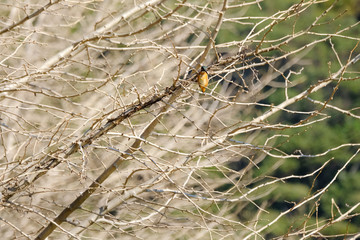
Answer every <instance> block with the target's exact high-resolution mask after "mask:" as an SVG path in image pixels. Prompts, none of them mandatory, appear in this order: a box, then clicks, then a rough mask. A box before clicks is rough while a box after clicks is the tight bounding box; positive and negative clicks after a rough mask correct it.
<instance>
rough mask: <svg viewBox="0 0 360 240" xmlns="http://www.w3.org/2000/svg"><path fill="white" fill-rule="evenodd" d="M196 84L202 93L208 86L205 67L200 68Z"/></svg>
mask: <svg viewBox="0 0 360 240" xmlns="http://www.w3.org/2000/svg"><path fill="white" fill-rule="evenodd" d="M198 83H199V87H200V88H201V91H202V92H205V90H206V87H207V85H208V84H209V78H208V73H207V71H206V67H204V66H202V67H201V70H200V72H199V75H198Z"/></svg>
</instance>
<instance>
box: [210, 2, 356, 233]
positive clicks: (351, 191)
mask: <svg viewBox="0 0 360 240" xmlns="http://www.w3.org/2000/svg"><path fill="white" fill-rule="evenodd" d="M298 2H299V1H297V0H287V1H283V0H273V1H264V2H261V4H260V5H261V7H262V10H259V8H258V6H256V5H252V6H250V7H248V11H247V12H246V14H247V16H258V17H262V16H269V15H272V14H274V13H276V12H279V11H282V10H286V9H288V8H289V7H290V6H291V5H293V4H296V3H298ZM332 3H333V1H328V2H324V3H321V4H317V5H313V6H311V7H309V8H308V9H306V10H305V13H301V14H299V16H298V17H295V18H292V19H289V20H288V21H283V22H281V23H279V24H277V25H275V26H274V28H273V29H272V31H271V32H269V33H268V34H267V36H266V40H275V44H276V40H277V39H280V38H283V37H290V36H291V34H292V32H293V29H294V31H295V32H296V31H301V30H306V29H308V28H309V27H310V25H311V24H312V23H313V22H314V20H315V19H316V18H317V17H318V16H319V15H321V14H323V13H324V11H325V10H327V9H328V8H329V7H330V6H331V4H332ZM358 5H359V6H360V1H356V0H355V1H352V0H342V1H337V2H336V3H335V5H333V6H332V9H331V10H330V11H329V12H328V13H327V14H326V15H325V16H324V17H323V18H321V19H320V20H319V21H318V25H317V26H315V27H313V28H311V30H310V32H309V33H308V34H306V35H305V36H303V37H300V38H297V39H296V40H295V41H291V42H290V43H289V44H288V45H286V46H284V47H282V50H286V51H291V50H294V49H298V48H299V47H301V46H304V45H306V44H311V43H312V42H314V41H316V40H319V39H320V38H323V37H324V36H321V34H323V33H336V32H337V31H339V30H340V29H343V28H344V26H351V25H353V24H355V23H356V22H357V21H358V18H359V16H360V10H359V9H360V7H358ZM239 21H241V22H242V23H243V24H239V25H238V26H239V28H236V27H235V26H234V24H227V23H225V24H224V27H223V29H222V30H221V31H220V34H219V38H218V39H217V42H218V43H222V42H226V41H234V40H236V41H239V40H241V39H244V38H245V37H246V36H247V34H248V33H249V31H250V30H251V29H252V28H253V27H254V24H248V25H246V24H244V23H246V22H249V23H250V20H246V19H242V20H239ZM253 21H254V20H251V22H253ZM260 21H261V19H259V20H258V22H260ZM266 24H269V22H266V23H261V24H259V25H258V26H257V27H256V28H257V29H261V28H262V27H264V26H265V25H266ZM265 32H266V31H264V32H263V35H264V34H265ZM340 34H341V35H343V36H349V37H358V36H359V35H360V28H359V27H358V26H357V27H355V28H350V29H349V30H347V31H343V32H341V33H340ZM263 35H262V36H263ZM262 36H261V37H262ZM261 37H259V39H261ZM272 44H274V43H264V44H263V45H262V47H263V48H264V47H269V46H271V45H272ZM356 44H357V42H356V40H353V39H346V38H343V37H337V36H333V37H331V38H330V39H329V40H327V41H325V42H321V43H319V44H316V46H314V47H312V48H311V51H309V52H308V53H307V54H306V56H305V57H304V59H305V60H306V61H307V64H305V66H304V69H303V70H302V72H301V74H300V75H292V77H291V81H293V82H296V81H297V80H299V79H300V78H302V80H301V81H302V83H300V84H298V85H297V86H295V87H292V88H290V89H289V91H288V94H289V97H291V96H294V95H296V94H298V93H300V92H302V91H304V90H306V88H307V87H308V86H310V85H312V84H315V83H316V82H318V81H320V80H324V79H327V78H329V75H330V74H331V73H334V72H336V71H337V70H338V69H339V68H340V67H341V65H344V64H346V61H348V59H349V54H350V52H351V51H352V50H353V49H354V48H355V46H356ZM249 47H250V48H255V47H256V44H255V43H254V44H253V46H249ZM358 53H359V47H357V48H356V49H355V51H354V53H353V55H352V56H355V54H358ZM276 54H277V53H276V52H273V51H272V52H270V53H268V56H272V57H274V56H276ZM339 59H340V63H339ZM285 63H286V61H284V62H283V64H285ZM357 66H359V65H357ZM277 67H278V68H279V66H277ZM355 67H356V66H352V67H351V68H349V69H348V71H354V73H349V74H347V75H346V76H344V77H358V76H357V75H356V74H357V73H356V72H358V71H359V69H356V68H355ZM299 69H300V66H299V67H298V68H297V66H294V67H293V68H292V70H293V71H299ZM258 71H259V72H261V71H262V69H258ZM264 71H267V69H264ZM278 81H279V82H284V79H283V78H282V77H279V79H278ZM335 86H336V82H333V83H331V84H330V85H329V86H328V87H326V88H324V89H321V90H320V91H318V92H316V93H314V94H311V95H310V96H309V97H310V98H311V99H314V100H318V101H321V102H325V101H326V100H328V99H329V98H330V96H331V93H332V91H333V88H334V87H335ZM359 92H360V84H359V81H358V80H355V81H343V82H341V83H340V85H339V89H338V91H337V92H336V93H335V95H334V99H333V100H331V101H330V102H329V104H330V105H333V106H336V107H339V108H341V109H344V110H351V112H352V113H354V114H359V113H360V109H357V108H358V107H359V104H360V95H359ZM284 100H285V92H284V89H277V90H276V92H275V93H274V94H272V95H271V96H270V97H268V98H267V99H265V100H264V101H263V102H264V103H268V104H274V105H276V104H279V103H281V102H283V101H284ZM289 109H292V110H296V111H308V112H309V111H318V110H321V109H322V105H320V104H315V103H313V102H312V101H311V100H309V101H307V100H306V99H303V100H301V101H300V102H297V103H295V104H292V105H291V106H289ZM321 113H322V114H326V116H329V118H327V119H326V120H324V121H319V122H318V123H314V124H312V125H309V126H304V127H300V128H288V129H284V130H271V131H269V135H268V136H265V135H264V136H263V137H264V138H263V141H265V140H266V137H270V136H273V135H275V134H279V135H282V136H283V137H278V138H276V140H275V142H273V143H274V145H273V146H274V147H276V148H278V149H279V150H281V151H283V152H286V153H288V154H292V153H297V154H299V152H297V151H299V150H301V153H302V154H304V155H316V154H320V153H324V152H326V151H328V150H329V149H332V148H334V147H336V146H339V145H342V144H346V143H359V140H360V120H359V119H357V118H354V117H351V116H348V115H346V114H344V113H340V112H339V111H337V110H334V109H331V108H325V109H323V110H322V112H321ZM307 117H309V114H303V115H299V114H292V113H287V112H282V113H280V114H276V115H275V116H273V117H272V118H271V119H270V120H269V121H271V122H272V123H282V124H287V125H293V124H296V123H298V122H299V121H301V120H304V119H306V118H307ZM322 117H324V116H323V115H318V116H315V117H313V118H311V119H310V120H309V121H314V120H316V119H320V118H322ZM285 136H286V137H285ZM259 144H260V143H259ZM357 149H358V147H351V146H347V147H342V148H339V149H337V150H334V151H330V152H329V153H327V154H326V155H325V156H321V157H310V156H309V157H302V158H288V159H285V160H283V159H277V158H271V157H267V158H265V159H264V161H263V162H262V163H261V166H260V169H258V170H256V171H254V172H253V176H254V177H259V176H263V175H267V176H269V175H271V176H273V177H284V176H290V175H305V174H308V173H311V172H312V171H314V170H315V169H318V168H320V167H321V166H322V165H323V164H324V162H326V161H327V160H330V159H332V160H331V161H330V162H329V163H328V165H327V166H326V167H325V168H324V169H323V171H322V172H321V173H320V174H319V175H318V176H317V175H316V174H315V175H314V176H313V177H311V178H306V179H297V180H295V181H293V182H292V181H289V182H286V184H283V183H282V184H278V185H277V188H276V189H275V190H274V191H273V192H272V193H271V194H269V195H268V196H267V198H268V201H269V202H272V206H273V207H272V210H271V212H269V213H268V214H263V215H262V217H260V219H261V220H260V225H265V224H267V223H269V222H270V221H271V220H272V219H274V218H275V217H277V216H278V215H279V214H280V212H282V211H284V210H286V209H288V208H290V207H291V206H293V205H292V204H289V202H294V203H299V202H301V201H302V200H303V199H304V198H305V197H307V196H309V195H312V194H314V193H315V192H316V191H319V190H321V189H322V188H324V187H325V186H326V185H327V184H328V183H329V182H330V181H331V180H332V179H333V177H334V176H335V174H336V173H337V171H338V170H339V169H340V168H341V167H342V166H344V164H345V163H346V161H348V159H349V158H350V157H351V156H352V155H353V154H354V153H355V152H356V150H357ZM272 153H274V154H279V155H281V154H280V153H279V152H277V151H273V152H272ZM279 161H282V164H281V165H280V166H279V167H277V168H274V165H275V164H276V163H278V162H279ZM359 170H360V159H359V158H358V157H355V158H354V159H353V160H352V161H351V162H350V164H349V165H348V166H347V168H346V169H345V170H344V171H343V172H342V173H341V174H340V175H339V177H338V178H337V180H336V181H335V182H334V183H333V184H332V185H331V187H330V188H329V189H328V191H326V192H325V193H324V194H323V195H322V196H321V198H320V200H319V202H318V204H319V206H318V211H319V212H318V213H319V215H318V220H319V221H321V220H324V221H329V220H330V219H332V217H334V218H336V217H338V216H339V214H335V216H332V215H331V214H332V211H331V209H332V208H335V205H334V203H336V205H337V206H339V208H340V209H341V211H342V212H343V213H344V212H346V211H347V210H349V209H350V207H351V206H353V205H354V204H356V203H358V202H359V201H360V185H359V184H358V183H359V182H360V173H359ZM311 204H315V203H314V202H311ZM311 204H310V205H308V206H307V207H308V209H307V210H306V211H305V212H304V211H295V212H293V213H292V214H291V215H290V216H289V215H286V216H285V217H283V218H282V219H281V220H279V221H278V222H277V224H275V225H274V226H272V227H271V229H269V230H268V235H267V237H271V236H274V235H275V236H279V234H286V233H287V232H288V231H289V229H291V228H295V227H301V226H302V225H301V224H305V220H306V224H307V225H308V224H314V223H315V222H316V219H315V217H316V216H315V214H310V216H311V217H310V218H309V219H304V214H305V215H306V214H309V213H310V212H311V211H313V209H312V208H313V206H314V205H311ZM253 210H254V211H257V209H256V208H254V209H253ZM250 212H251V211H250ZM335 212H336V211H335ZM249 216H251V213H249ZM299 221H300V222H299ZM295 222H297V223H296V224H295ZM359 229H360V218H359V217H355V218H353V219H351V221H342V222H341V223H338V224H336V225H333V226H331V227H330V228H326V229H324V230H323V233H324V234H346V233H354V232H356V231H358V230H359Z"/></svg>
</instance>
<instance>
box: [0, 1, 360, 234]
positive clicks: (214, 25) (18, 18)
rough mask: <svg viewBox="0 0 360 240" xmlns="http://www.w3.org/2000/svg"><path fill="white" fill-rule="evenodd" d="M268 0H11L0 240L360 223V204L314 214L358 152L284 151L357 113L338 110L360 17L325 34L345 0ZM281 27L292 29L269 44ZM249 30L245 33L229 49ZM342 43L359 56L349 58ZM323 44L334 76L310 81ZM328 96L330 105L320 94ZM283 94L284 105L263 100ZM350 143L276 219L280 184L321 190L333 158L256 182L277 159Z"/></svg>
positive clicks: (3, 65) (312, 230)
mask: <svg viewBox="0 0 360 240" xmlns="http://www.w3.org/2000/svg"><path fill="white" fill-rule="evenodd" d="M267 1H271V0H248V1H236V0H233V1H231V0H221V1H187V0H147V1H146V0H141V1H140V0H134V1H125V0H122V1H101V0H87V1H77V0H74V1H70V0H28V1H10V0H4V1H1V3H0V4H1V8H0V12H1V16H2V17H1V28H2V29H1V30H0V36H1V42H0V43H1V55H0V74H1V85H0V108H1V113H0V114H1V115H0V118H1V120H0V121H1V128H0V129H1V130H0V131H1V132H0V137H1V138H0V142H1V145H0V155H1V160H0V161H1V162H0V164H1V170H0V172H1V174H0V176H1V179H0V180H1V199H2V200H1V211H0V222H1V225H0V226H1V228H0V231H1V233H0V234H1V236H2V239H33V238H34V239H45V238H46V237H48V236H49V239H61V238H74V239H88V238H89V239H111V238H114V239H116V238H121V239H133V238H139V239H170V238H176V239H189V238H191V239H264V238H265V237H266V236H267V235H266V234H269V233H271V230H270V229H271V228H272V227H273V226H274V225H277V224H279V222H280V221H281V219H283V218H285V217H287V216H290V215H291V214H294V213H295V212H296V211H298V210H299V209H306V210H304V211H305V213H304V214H305V217H304V219H303V221H302V225H301V227H297V228H291V229H289V230H288V231H287V232H286V233H283V234H280V235H278V236H276V235H272V237H278V238H282V237H283V238H285V237H286V238H288V239H308V238H311V237H321V236H322V231H323V230H324V229H326V228H329V227H331V226H333V225H334V224H336V223H338V222H342V221H348V220H349V219H351V218H353V217H355V216H358V215H359V205H360V203H358V204H355V205H352V206H349V209H348V210H346V211H344V210H342V209H340V208H339V207H338V204H337V203H336V202H335V201H334V202H333V203H332V206H333V209H332V216H333V217H332V218H331V219H321V218H318V217H317V207H318V203H319V199H321V197H322V196H323V194H324V193H325V192H326V191H327V190H328V188H329V187H330V186H331V185H332V184H333V183H334V182H335V181H337V180H338V176H339V174H340V173H341V172H342V171H344V169H346V168H347V166H348V165H349V164H350V163H351V162H352V161H354V159H355V158H356V157H358V153H359V150H358V149H359V145H360V143H351V142H346V143H343V144H341V145H336V146H332V147H331V148H329V149H328V150H327V151H325V152H315V153H306V154H305V153H302V151H301V149H299V150H298V151H296V152H286V151H284V150H283V149H280V148H279V147H278V146H275V145H274V143H275V142H276V141H278V140H279V139H282V141H291V139H292V136H289V135H286V134H281V130H286V129H294V130H299V131H305V130H306V129H308V128H309V126H310V127H311V126H316V125H317V124H319V123H321V122H323V121H325V120H326V119H328V118H329V117H331V113H330V112H329V111H327V110H328V109H331V110H332V111H334V112H337V113H340V114H343V115H346V116H349V117H352V118H355V119H359V118H360V116H359V115H357V114H356V113H354V111H352V110H354V109H356V108H357V107H358V106H354V105H351V109H349V110H347V109H343V108H341V107H339V106H336V105H335V104H332V100H333V98H334V96H335V94H336V92H337V91H338V90H339V88H340V87H341V84H342V83H343V82H345V81H355V80H358V79H359V77H358V76H359V75H358V72H356V71H358V69H359V64H358V63H357V62H358V60H359V58H360V55H357V54H358V52H359V47H358V42H359V40H360V38H359V37H358V36H351V35H348V34H347V33H348V31H350V30H352V29H354V28H359V24H358V23H355V24H352V25H351V24H349V25H347V26H336V27H330V28H329V29H328V32H323V31H319V30H318V27H319V26H321V25H327V26H332V24H333V23H334V22H335V21H336V19H337V18H333V19H330V20H329V19H328V13H329V12H331V11H332V8H333V6H334V5H333V4H329V5H328V6H329V7H328V8H327V9H326V10H325V11H323V12H321V13H320V14H318V15H317V18H315V19H313V20H312V21H311V23H310V24H302V21H303V19H305V18H307V14H308V12H309V11H310V10H311V9H313V8H316V7H317V6H318V5H319V4H323V3H324V2H328V1H326V0H299V1H298V2H296V3H295V4H289V5H288V7H287V8H285V9H279V10H278V11H276V12H274V13H273V14H271V15H263V14H265V12H263V9H262V5H263V4H264V3H265V2H267ZM289 2H294V1H289ZM334 4H335V3H334ZM253 9H256V11H258V16H254V15H251V14H250V11H251V10H252V11H253ZM341 16H342V13H339V14H338V17H341ZM284 26H292V28H289V29H286V31H284V32H283V35H281V36H273V35H272V32H273V31H274V30H276V29H278V28H282V27H284ZM241 28H244V29H246V33H245V34H244V35H243V38H241V39H236V38H232V39H230V40H223V41H219V40H218V39H219V38H220V37H225V36H227V38H229V37H228V36H231V32H232V31H238V30H237V29H241ZM234 36H237V35H236V34H234ZM335 38H336V39H344V40H347V42H350V43H351V44H352V50H350V51H348V52H341V53H339V50H338V49H337V46H336V45H335V44H333V39H335ZM300 39H301V41H300ZM304 42H305V43H304ZM299 43H301V44H299ZM323 43H329V44H330V45H331V49H332V51H333V55H334V56H336V58H337V61H338V62H337V63H334V64H333V65H334V66H338V67H336V70H333V69H334V68H333V67H332V68H330V67H329V73H328V76H327V77H325V78H322V79H311V80H308V81H304V78H305V77H306V76H305V75H304V74H303V72H304V69H306V68H308V67H312V66H311V64H310V65H309V61H310V59H308V58H307V54H308V53H309V52H311V51H312V50H313V49H315V48H316V47H317V46H318V45H320V44H323ZM324 61H325V62H328V60H327V59H324ZM201 66H207V72H208V74H209V80H210V82H209V85H208V87H207V89H206V91H205V92H204V93H203V92H202V91H201V90H200V89H199V87H198V86H197V83H196V81H197V74H198V72H199V71H200V67H201ZM356 69H357V70H356ZM279 79H281V81H279ZM319 90H321V91H326V92H327V96H325V97H324V98H323V99H321V100H315V99H313V98H311V95H312V94H314V93H316V92H318V91H319ZM279 91H282V92H283V93H282V94H281V97H282V99H283V100H282V101H281V103H280V104H273V103H268V102H264V101H263V100H264V99H267V98H268V97H269V96H271V95H275V94H278V93H279ZM278 95H279V94H278ZM299 103H311V104H312V105H311V107H306V110H303V109H302V110H300V109H299V108H297V106H299V105H298V104H299ZM304 106H310V105H304ZM279 114H288V115H292V116H297V117H298V118H299V121H298V122H296V123H292V124H287V123H282V122H281V121H279V118H278V115H279ZM304 140H306V141H309V139H304ZM310 141H311V140H310ZM349 147H352V148H354V149H357V150H355V151H354V152H353V155H352V156H351V157H350V158H348V160H347V161H346V162H345V163H344V164H343V165H342V166H341V168H340V169H339V170H338V171H336V172H334V173H333V174H332V178H331V179H329V181H328V184H327V185H326V186H325V187H322V188H321V189H318V190H317V191H310V192H309V193H308V194H307V195H304V196H303V198H302V200H301V201H297V202H292V205H291V207H289V208H288V209H285V210H284V211H282V212H279V213H278V214H277V215H276V216H269V211H270V209H271V207H272V205H271V202H270V201H268V200H265V199H268V198H266V196H268V195H269V194H270V193H271V192H272V191H273V190H274V189H275V188H276V187H277V186H278V185H279V184H287V183H288V182H289V181H302V180H303V179H312V180H313V181H314V182H315V181H316V179H317V176H318V175H319V174H321V172H322V171H323V170H324V168H325V167H326V166H327V164H328V163H329V162H330V160H329V161H324V163H323V164H322V165H321V166H320V167H318V168H316V169H315V170H313V171H311V172H308V173H306V174H302V175H295V174H293V175H287V176H284V177H281V178H275V177H271V176H269V175H268V174H267V173H266V172H265V173H263V174H261V175H259V176H255V175H254V172H256V171H258V170H259V169H261V166H262V165H261V164H262V163H263V162H264V161H266V159H267V158H269V157H271V158H275V159H277V160H278V161H277V164H275V165H273V166H272V169H276V168H278V167H279V166H281V165H282V164H283V163H284V162H285V161H287V159H298V160H299V161H301V159H304V158H315V159H316V158H319V157H323V156H327V155H328V154H329V153H331V152H333V151H337V150H338V149H342V148H349ZM231 163H241V164H242V167H240V168H238V169H235V168H232V167H231V166H230V164H231ZM294 191H296V190H295V189H294ZM305 207H306V208H305ZM329 211H330V210H329ZM310 218H315V219H317V221H316V223H314V222H311V221H309V219H310ZM347 237H349V238H353V239H356V238H357V237H359V234H357V235H356V234H353V233H352V234H348V235H347Z"/></svg>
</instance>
